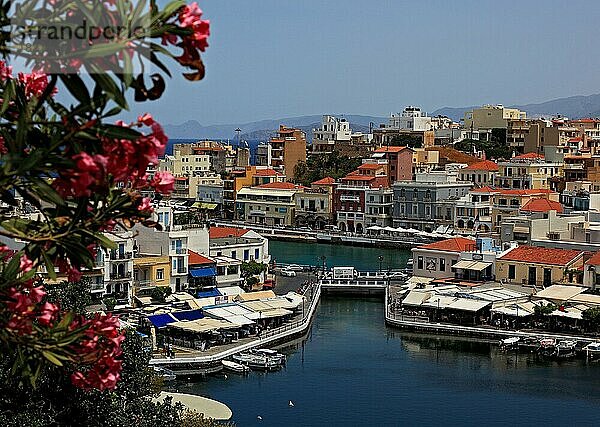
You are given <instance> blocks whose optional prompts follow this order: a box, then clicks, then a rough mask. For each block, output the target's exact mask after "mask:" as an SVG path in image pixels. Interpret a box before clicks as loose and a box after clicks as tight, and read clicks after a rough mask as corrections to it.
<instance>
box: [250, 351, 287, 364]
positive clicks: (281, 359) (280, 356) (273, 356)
mask: <svg viewBox="0 0 600 427" xmlns="http://www.w3.org/2000/svg"><path fill="white" fill-rule="evenodd" d="M254 354H259V355H264V356H266V357H268V358H270V359H273V360H276V361H278V362H279V363H280V364H281V365H285V362H286V357H285V354H281V353H278V352H277V351H275V350H271V349H269V348H259V349H258V350H254Z"/></svg>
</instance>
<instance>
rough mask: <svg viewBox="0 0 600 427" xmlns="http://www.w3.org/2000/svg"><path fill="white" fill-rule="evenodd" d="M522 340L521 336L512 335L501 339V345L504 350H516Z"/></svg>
mask: <svg viewBox="0 0 600 427" xmlns="http://www.w3.org/2000/svg"><path fill="white" fill-rule="evenodd" d="M519 341H521V338H519V337H510V338H504V339H501V340H500V347H502V349H504V350H514V349H516V348H517V347H518V343H519Z"/></svg>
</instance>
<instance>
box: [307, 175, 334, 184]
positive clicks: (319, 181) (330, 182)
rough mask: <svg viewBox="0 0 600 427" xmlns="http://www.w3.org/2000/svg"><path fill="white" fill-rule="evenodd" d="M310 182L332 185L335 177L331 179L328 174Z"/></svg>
mask: <svg viewBox="0 0 600 427" xmlns="http://www.w3.org/2000/svg"><path fill="white" fill-rule="evenodd" d="M312 184H313V185H332V184H335V179H333V178H332V177H330V176H326V177H325V178H323V179H320V180H318V181H315V182H313V183H312Z"/></svg>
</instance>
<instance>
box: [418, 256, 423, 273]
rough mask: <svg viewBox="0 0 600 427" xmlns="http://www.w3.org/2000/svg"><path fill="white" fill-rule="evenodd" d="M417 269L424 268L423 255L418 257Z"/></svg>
mask: <svg viewBox="0 0 600 427" xmlns="http://www.w3.org/2000/svg"><path fill="white" fill-rule="evenodd" d="M417 269H419V270H423V257H422V256H420V257H418V258H417Z"/></svg>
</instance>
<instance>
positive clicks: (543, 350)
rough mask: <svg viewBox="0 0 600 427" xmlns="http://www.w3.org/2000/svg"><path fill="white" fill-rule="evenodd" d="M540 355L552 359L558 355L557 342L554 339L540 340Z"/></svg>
mask: <svg viewBox="0 0 600 427" xmlns="http://www.w3.org/2000/svg"><path fill="white" fill-rule="evenodd" d="M538 353H540V354H541V355H542V356H546V357H551V356H554V354H555V353H556V340H555V339H554V338H543V339H541V340H540V345H539V347H538Z"/></svg>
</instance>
